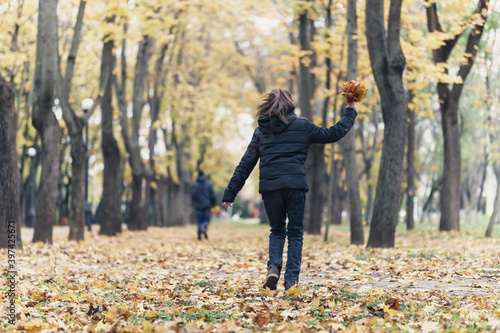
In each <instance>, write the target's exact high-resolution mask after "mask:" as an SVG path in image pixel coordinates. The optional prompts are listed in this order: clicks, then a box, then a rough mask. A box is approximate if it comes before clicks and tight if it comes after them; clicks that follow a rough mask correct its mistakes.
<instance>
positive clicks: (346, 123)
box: [222, 108, 357, 202]
mask: <svg viewBox="0 0 500 333" xmlns="http://www.w3.org/2000/svg"><path fill="white" fill-rule="evenodd" d="M356 116H357V113H356V111H355V110H354V109H351V108H346V110H345V112H344V115H343V117H342V118H341V119H340V120H339V122H338V123H337V124H335V125H334V126H332V127H330V128H323V127H318V126H316V125H314V124H313V123H312V122H311V121H309V120H308V119H306V118H302V117H297V116H296V115H295V113H293V112H292V113H289V114H287V115H286V119H287V121H288V123H287V124H286V123H284V122H283V121H282V120H280V119H279V118H274V117H273V118H263V119H259V127H257V128H256V129H255V132H254V133H253V137H252V141H251V142H250V144H249V145H248V148H247V150H246V152H245V155H243V157H242V159H241V161H240V164H239V165H238V166H237V167H236V170H234V174H233V177H232V178H231V181H230V182H229V185H228V186H227V188H226V190H225V191H224V196H223V198H222V201H223V202H234V199H235V198H236V195H237V194H238V192H239V191H240V190H241V188H242V187H243V185H245V181H246V180H247V178H248V176H249V175H250V173H251V172H252V170H253V168H254V167H255V164H257V160H258V159H259V158H260V181H259V192H260V193H266V192H272V191H280V190H305V191H307V190H309V186H308V185H307V180H306V168H305V161H306V157H307V152H308V151H309V146H310V145H311V143H331V142H336V141H339V140H340V139H342V138H343V137H344V136H345V135H346V134H347V132H349V130H350V129H351V128H352V126H353V125H354V120H355V119H356Z"/></svg>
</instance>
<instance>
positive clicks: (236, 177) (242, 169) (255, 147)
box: [222, 129, 259, 202]
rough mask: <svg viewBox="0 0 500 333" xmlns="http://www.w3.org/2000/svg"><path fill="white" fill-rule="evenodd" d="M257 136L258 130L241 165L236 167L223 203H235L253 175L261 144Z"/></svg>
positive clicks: (223, 197)
mask: <svg viewBox="0 0 500 333" xmlns="http://www.w3.org/2000/svg"><path fill="white" fill-rule="evenodd" d="M258 141H259V140H258V136H257V129H256V130H255V131H254V133H253V136H252V141H250V144H249V145H248V147H247V151H246V152H245V154H244V155H243V157H242V158H241V161H240V164H238V166H237V167H236V169H235V170H234V173H233V177H232V178H231V180H230V181H229V185H227V188H226V190H225V191H224V195H223V196H222V202H234V199H235V198H236V195H237V194H238V192H239V191H240V190H241V188H242V187H243V185H245V181H246V180H247V178H248V176H250V173H252V170H253V168H254V167H255V164H257V161H258V160H259V142H258Z"/></svg>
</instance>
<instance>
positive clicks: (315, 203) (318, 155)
mask: <svg viewBox="0 0 500 333" xmlns="http://www.w3.org/2000/svg"><path fill="white" fill-rule="evenodd" d="M324 159H325V158H324V145H317V144H315V145H311V148H310V149H309V155H308V159H307V162H309V163H307V162H306V164H307V166H308V168H307V178H308V183H309V187H310V191H309V193H308V200H307V201H308V214H307V216H306V223H305V228H304V229H305V231H306V232H308V233H310V234H312V235H320V234H321V225H322V224H323V207H324V201H323V200H324V198H325V195H324V190H325V188H324V184H325V171H326V168H325V162H324Z"/></svg>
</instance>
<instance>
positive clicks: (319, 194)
mask: <svg viewBox="0 0 500 333" xmlns="http://www.w3.org/2000/svg"><path fill="white" fill-rule="evenodd" d="M313 3H314V1H313V0H307V1H306V3H305V6H304V8H301V13H300V16H299V41H300V47H301V50H302V56H301V57H300V81H299V106H300V113H301V116H303V117H306V118H307V119H309V120H311V121H313V111H312V103H313V101H314V85H315V78H314V73H313V71H312V67H313V64H314V59H315V55H314V51H313V50H311V41H312V39H313V35H314V20H313V19H312V12H311V11H312V4H313ZM306 169H307V181H308V183H309V186H310V190H309V194H308V196H307V208H306V216H305V221H304V229H305V231H306V232H308V233H311V234H314V235H318V234H320V233H321V225H322V221H323V217H322V216H323V206H324V200H323V197H324V194H323V190H324V187H323V185H324V175H325V162H324V145H312V146H311V148H310V150H309V156H308V159H307V161H306Z"/></svg>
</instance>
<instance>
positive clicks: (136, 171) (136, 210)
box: [122, 36, 155, 230]
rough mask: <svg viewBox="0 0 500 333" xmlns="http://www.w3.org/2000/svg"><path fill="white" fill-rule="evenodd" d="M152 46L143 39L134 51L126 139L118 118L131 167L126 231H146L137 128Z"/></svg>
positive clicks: (149, 39) (124, 124) (144, 183)
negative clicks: (129, 112)
mask: <svg viewBox="0 0 500 333" xmlns="http://www.w3.org/2000/svg"><path fill="white" fill-rule="evenodd" d="M154 44H155V40H154V38H152V37H148V36H144V37H143V40H142V41H141V43H140V45H139V49H138V51H137V61H136V65H135V77H134V91H133V98H132V99H133V100H132V133H131V134H132V135H131V137H130V138H129V132H128V124H127V123H128V120H127V118H126V114H125V115H122V119H123V120H122V132H124V133H126V134H125V135H123V138H124V140H125V148H126V149H127V152H128V153H129V163H130V167H131V168H132V201H131V203H130V217H129V223H128V229H129V230H144V229H147V219H148V202H146V199H147V198H146V194H145V188H146V186H147V178H146V177H147V175H146V168H145V166H144V163H143V162H142V158H141V147H140V146H139V129H140V125H141V116H142V110H143V108H144V105H145V103H146V102H145V99H144V94H145V90H146V80H147V75H148V65H149V61H150V60H151V56H152V54H153V48H154ZM122 59H123V58H122ZM122 66H123V64H122ZM122 80H126V76H125V77H122ZM122 84H123V82H122ZM122 104H123V103H122ZM125 104H126V102H125ZM122 112H123V111H122ZM144 221H146V223H144Z"/></svg>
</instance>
